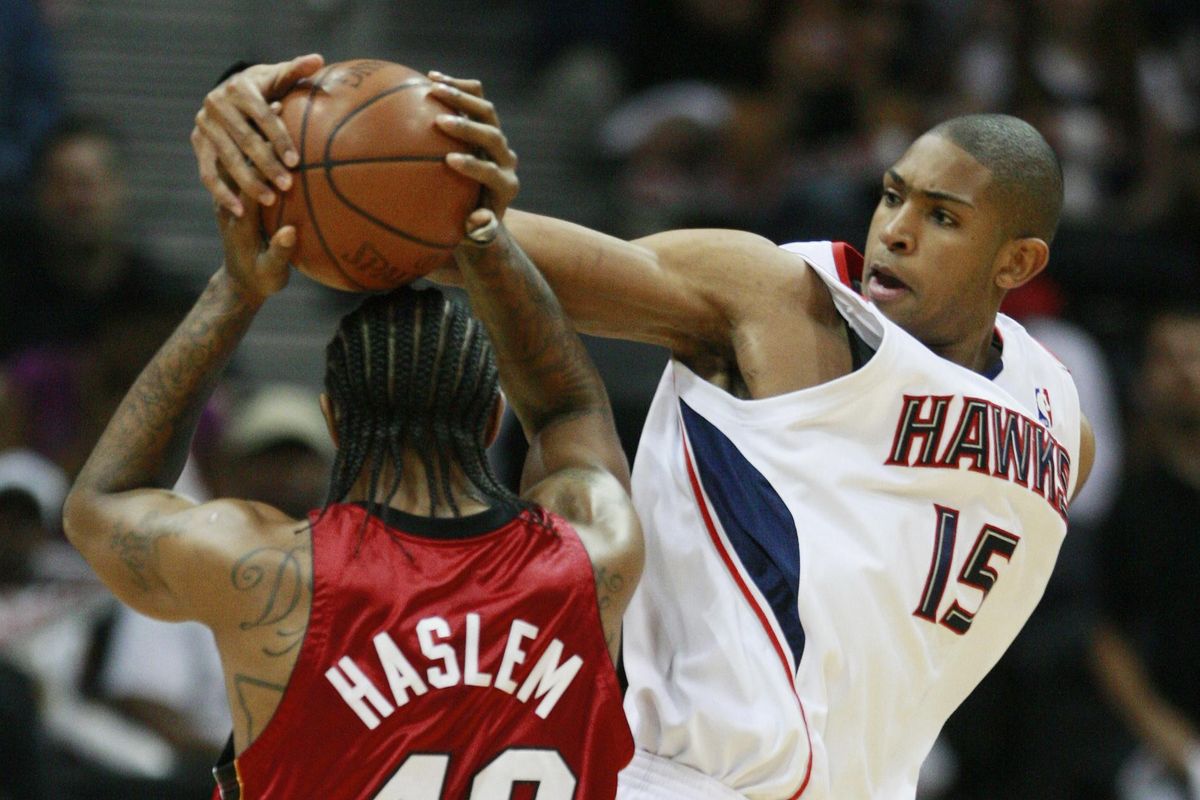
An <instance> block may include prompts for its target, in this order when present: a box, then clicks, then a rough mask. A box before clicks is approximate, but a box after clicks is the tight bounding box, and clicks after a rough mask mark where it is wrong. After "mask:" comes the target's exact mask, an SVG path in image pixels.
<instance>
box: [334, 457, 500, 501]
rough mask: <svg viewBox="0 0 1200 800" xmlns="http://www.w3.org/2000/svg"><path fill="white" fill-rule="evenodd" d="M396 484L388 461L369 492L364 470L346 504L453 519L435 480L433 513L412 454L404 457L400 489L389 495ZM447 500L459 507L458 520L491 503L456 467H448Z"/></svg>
mask: <svg viewBox="0 0 1200 800" xmlns="http://www.w3.org/2000/svg"><path fill="white" fill-rule="evenodd" d="M395 480H396V472H395V469H394V468H393V466H392V463H391V462H390V461H388V462H387V463H385V464H384V466H383V468H382V469H381V470H380V471H379V478H378V480H377V481H376V483H375V491H374V492H372V491H371V469H370V466H367V467H364V469H363V471H362V472H361V473H359V475H358V479H357V480H355V482H354V485H353V486H351V487H350V491H349V492H347V493H346V498H345V501H346V502H368V503H379V504H381V505H385V506H391V507H392V508H395V509H398V510H400V511H404V512H406V513H409V514H414V515H417V516H435V517H451V516H455V514H454V510H453V509H452V508H451V507H450V503H449V499H448V498H447V497H444V496H441V494H440V492H441V490H442V479H441V477H440V476H438V477H436V478H435V480H434V483H435V484H436V485H437V486H438V490H439V497H438V502H437V509H436V512H435V511H434V510H433V508H432V502H431V498H430V494H429V478H428V477H427V473H426V471H425V465H424V463H422V461H421V459H420V458H419V457H417V456H415V455H413V454H412V453H406V454H405V457H404V467H403V471H402V477H401V479H400V485H399V486H397V487H396V491H395V492H392V493H390V494H389V490H390V489H391V488H392V484H393V483H394V482H395ZM449 484H450V485H449V496H450V498H453V500H454V503H455V505H457V506H458V516H467V515H469V514H477V513H479V512H480V511H486V510H487V509H488V508H491V506H492V502H491V501H490V500H488V499H487V498H486V497H485V496H484V494H483V493H482V492H481V491H479V489H478V488H476V486H475V485H474V484H473V483H472V482H471V481H470V480H469V479H468V478H467V476H466V475H465V474H464V473H463V471H462V469H461V468H460V467H459V466H458V464H452V465H451V467H450V481H449Z"/></svg>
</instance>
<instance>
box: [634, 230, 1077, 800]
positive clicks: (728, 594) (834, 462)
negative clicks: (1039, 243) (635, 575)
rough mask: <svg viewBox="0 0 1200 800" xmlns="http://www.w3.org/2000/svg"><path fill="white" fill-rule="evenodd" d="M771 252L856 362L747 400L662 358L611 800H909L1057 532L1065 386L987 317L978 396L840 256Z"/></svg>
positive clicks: (1067, 382) (1051, 556)
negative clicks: (886, 309)
mask: <svg viewBox="0 0 1200 800" xmlns="http://www.w3.org/2000/svg"><path fill="white" fill-rule="evenodd" d="M785 249H787V250H789V251H792V252H795V253H797V254H800V255H802V256H803V258H804V259H806V260H807V261H808V262H809V263H811V264H813V265H814V266H816V267H817V272H818V274H820V275H821V276H822V278H823V279H824V280H825V282H826V283H827V284H829V287H830V291H831V293H832V295H833V298H834V302H835V303H836V305H837V308H838V310H839V311H840V312H841V314H842V315H843V316H844V317H845V318H846V319H847V320H848V322H849V323H850V324H851V325H852V326H853V327H854V329H855V330H856V331H857V332H858V334H859V335H860V336H861V337H862V338H863V339H864V340H865V341H866V342H867V343H868V344H869V345H870V346H871V347H872V348H874V349H875V350H876V352H875V354H874V355H873V356H872V357H871V358H870V360H869V361H868V362H867V363H866V364H865V365H863V366H862V367H861V368H859V369H858V370H856V371H854V372H852V373H850V374H849V375H845V376H843V377H841V378H838V379H836V380H834V381H831V382H829V383H826V384H822V385H820V386H815V387H811V388H808V389H804V390H801V391H796V392H792V393H789V394H785V395H781V396H777V397H771V398H766V399H761V400H741V399H737V398H735V397H733V396H732V395H730V394H729V393H727V392H726V391H724V390H722V389H720V388H718V387H716V386H714V385H712V384H710V383H708V382H706V381H704V380H702V379H701V378H699V377H698V376H696V375H695V374H694V373H693V372H691V371H690V370H689V369H688V368H687V367H685V366H684V365H682V364H680V363H678V362H674V361H672V362H671V363H669V364H668V365H667V369H666V371H665V373H664V375H663V377H662V381H661V383H660V384H659V387H658V391H657V393H656V395H655V397H654V401H653V402H652V404H651V408H650V412H649V414H648V416H647V419H646V423H645V428H644V430H643V433H642V439H641V443H640V445H639V447H638V454H637V458H636V460H635V463H634V468H633V500H634V503H635V505H636V507H637V510H638V512H639V514H640V516H641V519H642V522H643V524H644V526H645V532H646V536H645V539H646V563H645V572H644V575H643V577H642V581H641V583H640V585H639V586H638V589H637V591H636V592H635V594H634V596H633V599H632V602H631V604H630V607H629V610H628V611H627V613H626V616H625V632H624V647H625V650H624V654H625V667H626V671H627V674H628V678H629V690H628V693H627V695H626V704H625V707H626V712H627V714H628V716H629V719H630V724H631V726H632V728H633V731H634V738H635V741H636V743H637V745H638V748H639V753H638V756H637V757H636V758H635V760H634V762H633V764H631V766H630V767H629V768H628V769H627V770H626V771H625V773H623V775H622V781H621V789H620V792H619V794H618V796H619V797H621V798H626V799H628V800H633V798H643V797H654V798H675V797H678V798H689V800H695V798H703V797H712V798H728V797H732V796H737V794H740V795H742V796H745V797H747V798H751V800H781V798H794V797H804V798H812V799H813V800H823V799H824V798H839V799H840V800H846V799H847V798H854V799H855V800H857V799H859V798H877V799H883V800H891V799H892V798H897V799H899V798H904V799H905V800H910V799H911V798H912V797H913V796H914V794H915V790H916V781H917V773H918V770H919V768H920V765H921V762H922V761H923V759H924V758H925V755H926V754H927V753H928V751H929V749H930V747H931V746H932V745H933V742H934V739H935V738H936V736H937V734H938V732H939V730H940V729H941V727H942V725H943V723H944V722H945V720H946V719H947V717H949V715H950V714H951V712H953V711H954V709H955V708H956V707H957V706H958V705H959V704H960V703H961V702H962V700H963V699H964V698H965V697H966V696H967V694H968V693H969V692H970V691H971V690H972V689H973V688H974V687H975V685H976V684H977V683H978V682H979V681H980V679H981V678H982V677H983V676H984V675H985V674H986V673H987V671H988V670H989V669H991V667H992V666H993V665H994V664H995V662H996V661H997V660H998V659H999V657H1000V655H1001V654H1002V653H1003V651H1004V649H1005V648H1006V647H1007V646H1008V645H1009V643H1010V642H1011V641H1012V639H1013V638H1014V636H1015V635H1016V634H1017V631H1018V630H1019V629H1020V627H1021V626H1022V624H1024V622H1025V620H1026V619H1027V618H1028V616H1029V614H1030V613H1031V612H1032V610H1033V608H1034V606H1035V605H1036V604H1037V602H1038V600H1039V598H1040V597H1041V595H1042V592H1043V590H1044V589H1045V586H1046V582H1047V580H1048V578H1049V577H1050V572H1051V569H1052V568H1053V566H1054V561H1055V559H1056V557H1057V554H1058V550H1059V546H1060V544H1061V543H1062V540H1063V537H1064V535H1065V534H1066V519H1065V512H1066V498H1068V497H1070V495H1071V492H1072V491H1073V490H1074V485H1075V478H1074V474H1073V472H1071V471H1070V465H1072V464H1074V463H1075V462H1076V460H1077V456H1078V451H1079V423H1080V417H1079V402H1078V396H1077V394H1076V392H1075V388H1074V385H1073V383H1072V381H1071V378H1070V376H1069V374H1068V373H1067V371H1066V370H1065V369H1064V368H1063V367H1062V366H1061V365H1060V364H1059V363H1058V362H1057V361H1056V360H1054V358H1053V357H1052V356H1050V355H1049V354H1048V353H1047V352H1046V351H1045V350H1043V349H1042V348H1041V347H1040V346H1038V345H1037V343H1036V342H1034V341H1033V340H1032V339H1030V338H1029V336H1028V334H1026V333H1025V332H1024V330H1023V329H1022V328H1021V327H1020V325H1018V324H1017V323H1016V322H1014V321H1012V320H1010V319H1007V318H1001V319H1000V320H999V322H998V334H999V335H1000V336H1001V337H1002V339H1003V361H1004V368H1003V371H1002V372H1001V373H1000V375H999V376H998V377H997V378H996V379H995V380H994V381H991V380H988V379H987V378H985V377H983V376H981V375H977V374H975V373H974V372H971V371H969V370H967V369H964V368H962V367H959V366H957V365H955V364H953V363H951V362H949V361H946V360H944V359H942V358H940V357H938V356H936V355H934V354H933V353H932V352H931V351H929V350H928V349H926V348H925V347H924V346H923V345H921V344H920V343H919V342H918V341H917V340H915V339H914V338H912V337H911V336H909V335H908V334H907V333H905V332H904V331H903V330H901V329H900V328H899V327H897V326H896V325H895V324H893V323H892V322H890V321H888V320H887V319H886V318H885V317H884V316H883V315H882V314H881V313H880V312H879V311H878V310H877V309H875V308H874V307H873V306H871V305H869V304H868V303H866V302H865V301H864V300H862V298H860V297H859V296H858V295H857V294H856V293H855V292H854V291H852V290H851V289H848V288H846V287H845V286H843V285H842V284H841V283H840V282H839V280H838V273H839V253H841V252H843V251H841V250H840V249H839V248H837V247H834V246H832V245H831V244H830V243H828V242H821V243H804V244H795V245H785ZM797 268H798V269H803V268H805V266H804V261H802V260H801V259H799V258H798V259H797ZM841 271H842V273H843V274H844V273H845V267H844V265H843V266H842V267H841ZM1039 398H1041V400H1040V402H1041V406H1040V407H1039V405H1038V402H1039ZM906 414H907V415H908V416H907V417H906ZM906 418H907V420H908V424H906V423H905V419H906ZM1005 429H1007V430H1008V431H1009V435H1008V436H1007V437H1006V436H1004V435H1001V434H1002V432H1003V430H1005ZM998 442H999V445H1000V446H999V447H998V446H997V443H998ZM1006 443H1007V444H1006ZM1021 456H1023V458H1024V461H1023V463H1022V461H1021V459H1020V458H1019V457H1021ZM1022 473H1023V479H1022ZM1047 498H1048V499H1047ZM985 587H987V588H988V591H986V592H985ZM985 594H986V600H985ZM987 724H988V721H987V720H980V725H987ZM705 776H708V777H705ZM714 779H715V780H714ZM731 789H732V790H734V792H736V794H735V793H734V792H731V791H730V790H731Z"/></svg>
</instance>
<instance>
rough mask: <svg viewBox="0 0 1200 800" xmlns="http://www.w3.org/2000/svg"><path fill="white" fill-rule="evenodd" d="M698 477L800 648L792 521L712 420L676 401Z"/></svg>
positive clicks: (797, 652)
mask: <svg viewBox="0 0 1200 800" xmlns="http://www.w3.org/2000/svg"><path fill="white" fill-rule="evenodd" d="M679 406H680V409H681V410H682V413H683V424H684V427H685V428H686V429H687V434H688V439H689V441H690V442H691V445H692V454H693V456H694V458H695V462H696V470H697V472H698V473H699V477H700V482H701V484H702V485H703V487H704V492H705V494H707V495H708V498H709V500H710V501H711V503H712V508H713V511H714V513H715V514H716V517H717V519H719V520H720V522H721V527H722V528H723V529H724V531H725V536H726V537H727V538H728V539H729V542H730V544H731V545H732V546H733V549H734V551H735V552H736V553H737V555H738V559H739V560H740V561H741V562H742V566H743V567H745V569H746V572H747V574H748V575H749V576H750V578H751V580H753V581H754V585H755V586H757V587H758V590H759V592H761V593H762V596H763V597H764V598H766V601H767V603H768V604H769V605H770V607H771V611H772V612H773V613H774V615H775V620H776V622H777V623H778V624H779V628H780V630H781V631H782V632H783V636H784V639H785V640H787V644H788V648H789V649H790V650H791V651H792V656H793V658H794V662H793V663H794V664H796V665H797V666H798V665H799V664H800V656H801V655H803V653H804V626H803V625H802V624H801V622H800V610H799V607H798V602H799V592H800V542H799V538H798V537H797V533H796V522H795V520H794V519H793V518H792V514H791V512H790V511H788V508H787V506H786V505H785V504H784V502H783V498H781V497H780V496H779V493H778V492H777V491H775V487H774V486H772V485H771V483H770V481H768V480H767V479H766V477H764V476H763V474H762V473H761V472H759V471H758V470H757V469H756V468H755V467H754V465H753V464H751V463H750V462H749V461H748V460H746V457H745V456H743V455H742V454H741V453H740V452H739V451H738V449H737V447H736V446H735V445H734V444H733V442H731V441H729V439H728V438H727V437H726V436H725V434H723V433H722V432H721V431H719V430H718V429H717V428H716V426H714V425H713V424H712V423H711V422H709V421H708V420H706V419H704V417H702V416H700V415H699V414H697V413H696V411H695V410H693V409H692V408H691V406H689V405H688V404H687V403H685V402H684V401H683V400H680V401H679Z"/></svg>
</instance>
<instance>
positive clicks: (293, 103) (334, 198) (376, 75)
mask: <svg viewBox="0 0 1200 800" xmlns="http://www.w3.org/2000/svg"><path fill="white" fill-rule="evenodd" d="M429 86H430V81H429V79H428V78H426V77H425V76H424V75H423V74H421V73H420V72H417V71H416V70H412V69H409V68H408V67H404V66H401V65H399V64H392V63H389V62H387V61H375V60H366V59H363V60H357V61H345V62H342V63H339V64H330V65H329V66H327V67H325V68H324V69H323V70H321V71H320V72H318V73H317V74H316V75H314V76H313V77H312V78H311V79H310V80H308V81H304V82H302V83H301V84H300V85H298V86H297V87H296V88H295V89H293V90H292V91H291V92H290V93H288V94H287V96H285V97H284V98H283V100H282V103H283V109H282V112H281V113H282V117H283V121H284V123H285V124H286V125H287V128H288V132H289V133H290V134H291V136H292V141H293V142H294V143H295V145H296V150H297V152H298V153H299V154H300V163H299V165H297V166H296V167H295V169H293V171H292V173H293V174H292V179H293V183H292V188H291V189H289V190H288V191H287V192H285V193H283V195H282V197H281V198H280V199H279V200H277V201H276V202H275V204H274V205H273V206H264V207H263V208H262V211H261V219H262V228H263V232H264V234H265V235H266V236H268V237H269V236H271V235H272V234H273V233H274V232H275V231H276V230H278V229H279V228H281V227H282V226H284V225H294V226H295V228H296V234H297V236H296V251H295V253H294V255H293V263H294V264H295V266H296V268H297V269H299V270H300V271H301V272H303V273H304V274H306V275H308V276H309V277H311V278H313V279H315V280H317V281H320V282H321V283H323V284H325V285H327V286H332V287H333V288H335V289H344V290H347V291H378V290H384V289H392V288H394V287H396V286H400V285H402V284H405V283H408V282H409V281H411V280H414V279H416V278H419V277H420V276H422V275H425V274H426V273H428V272H429V271H430V270H432V269H434V268H436V267H438V266H440V265H442V264H444V263H447V262H448V261H449V260H450V258H451V257H452V255H451V251H452V250H453V249H454V246H455V245H456V244H457V243H458V241H459V240H460V239H461V238H462V237H463V226H464V224H465V222H466V218H467V216H468V215H469V214H470V213H471V212H472V211H473V210H475V208H477V207H478V205H479V192H480V187H479V184H478V183H476V182H475V181H472V180H469V179H467V178H464V177H462V176H461V175H459V174H458V173H457V172H454V171H453V170H452V169H450V168H449V167H447V166H446V164H445V156H446V154H447V153H449V152H452V151H455V150H460V151H461V150H463V149H464V148H463V146H462V144H461V143H460V142H458V141H457V140H455V139H452V138H451V137H449V136H447V135H445V134H444V133H442V132H441V131H440V130H439V129H438V128H437V127H436V126H435V124H434V118H435V117H436V116H437V115H438V114H444V113H447V112H449V111H450V110H451V109H450V108H449V107H448V106H446V105H444V104H443V103H440V102H438V101H437V100H436V99H434V98H432V97H430V96H429Z"/></svg>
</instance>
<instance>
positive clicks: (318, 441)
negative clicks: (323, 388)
mask: <svg viewBox="0 0 1200 800" xmlns="http://www.w3.org/2000/svg"><path fill="white" fill-rule="evenodd" d="M333 456H334V447H333V440H332V438H330V435H329V430H328V428H327V427H326V425H325V418H324V417H323V416H322V415H321V408H320V405H319V404H318V402H317V395H316V393H315V392H313V391H310V390H307V389H305V388H304V387H301V386H298V385H293V384H287V383H271V384H266V385H263V386H259V387H255V388H254V389H252V390H251V391H250V392H249V393H248V394H247V395H246V396H244V397H242V398H240V399H239V400H236V401H235V402H234V403H233V407H232V409H231V411H230V412H229V419H228V420H227V422H226V423H225V425H224V426H223V428H222V429H221V432H220V433H219V435H218V444H217V452H216V455H215V458H216V460H215V462H214V465H213V467H214V468H213V469H211V470H210V475H209V481H210V483H211V484H212V485H211V486H210V489H211V496H213V497H231V496H233V495H234V494H236V493H240V494H241V495H242V496H244V497H246V498H247V499H249V500H257V501H259V502H262V503H269V504H270V505H272V506H274V507H276V508H279V509H282V510H283V511H285V512H286V513H288V514H290V515H291V516H292V517H294V518H296V519H303V518H304V517H305V515H306V514H308V512H309V511H311V510H312V509H314V508H319V507H320V506H321V505H322V504H323V503H324V500H325V490H326V489H327V488H328V487H327V485H326V481H327V479H328V476H329V470H330V468H331V467H332V465H333Z"/></svg>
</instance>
